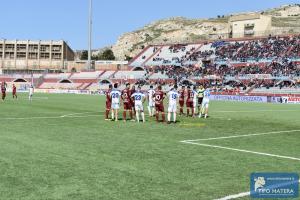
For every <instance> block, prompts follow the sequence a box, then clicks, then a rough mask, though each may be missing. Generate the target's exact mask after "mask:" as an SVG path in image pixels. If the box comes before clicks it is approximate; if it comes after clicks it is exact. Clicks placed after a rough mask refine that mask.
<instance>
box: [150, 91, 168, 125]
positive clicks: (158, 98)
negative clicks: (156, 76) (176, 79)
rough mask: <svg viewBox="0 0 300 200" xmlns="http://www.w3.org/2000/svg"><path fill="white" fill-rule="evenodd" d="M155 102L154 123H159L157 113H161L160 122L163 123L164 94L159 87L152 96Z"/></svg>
mask: <svg viewBox="0 0 300 200" xmlns="http://www.w3.org/2000/svg"><path fill="white" fill-rule="evenodd" d="M153 98H154V101H155V110H156V115H155V117H156V121H157V122H158V121H159V113H161V117H162V121H163V122H165V121H166V119H165V109H164V98H165V93H164V92H163V91H162V88H161V85H159V86H158V87H157V90H156V91H155V93H154V94H153Z"/></svg>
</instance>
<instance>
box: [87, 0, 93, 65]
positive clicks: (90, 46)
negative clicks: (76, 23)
mask: <svg viewBox="0 0 300 200" xmlns="http://www.w3.org/2000/svg"><path fill="white" fill-rule="evenodd" d="M89 4H90V5H89V34H88V66H87V68H88V70H91V69H92V66H91V62H92V61H91V60H92V59H91V58H92V24H93V23H92V16H93V0H90V3H89Z"/></svg>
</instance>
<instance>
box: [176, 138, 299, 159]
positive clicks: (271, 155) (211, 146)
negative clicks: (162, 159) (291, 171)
mask: <svg viewBox="0 0 300 200" xmlns="http://www.w3.org/2000/svg"><path fill="white" fill-rule="evenodd" d="M181 142H182V143H185V144H193V145H198V146H204V147H210V148H216V149H225V150H231V151H238V152H243V153H250V154H256V155H263V156H269V157H275V158H283V159H289V160H296V161H300V158H295V157H291V156H282V155H277V154H271V153H264V152H258V151H250V150H245V149H237V148H231V147H224V146H218V145H210V144H202V143H196V142H189V141H181Z"/></svg>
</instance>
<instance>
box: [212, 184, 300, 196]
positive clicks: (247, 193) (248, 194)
mask: <svg viewBox="0 0 300 200" xmlns="http://www.w3.org/2000/svg"><path fill="white" fill-rule="evenodd" d="M299 183H300V180H299ZM288 185H290V184H288ZM246 196H250V191H249V192H241V193H239V194H233V195H229V196H226V197H222V198H220V199H215V200H231V199H238V198H242V197H246Z"/></svg>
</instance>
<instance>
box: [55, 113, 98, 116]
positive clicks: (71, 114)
mask: <svg viewBox="0 0 300 200" xmlns="http://www.w3.org/2000/svg"><path fill="white" fill-rule="evenodd" d="M90 113H100V112H81V113H70V114H66V115H62V116H60V117H68V116H74V115H80V114H90Z"/></svg>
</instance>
